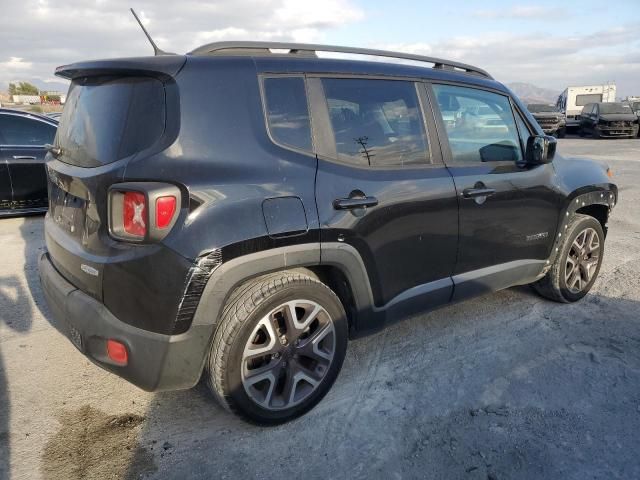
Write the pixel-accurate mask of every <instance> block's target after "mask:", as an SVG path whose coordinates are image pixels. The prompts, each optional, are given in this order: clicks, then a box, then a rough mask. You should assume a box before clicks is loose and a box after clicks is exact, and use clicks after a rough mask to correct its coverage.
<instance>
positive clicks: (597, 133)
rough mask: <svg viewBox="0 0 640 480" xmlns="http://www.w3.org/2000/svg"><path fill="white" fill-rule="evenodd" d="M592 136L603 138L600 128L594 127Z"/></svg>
mask: <svg viewBox="0 0 640 480" xmlns="http://www.w3.org/2000/svg"><path fill="white" fill-rule="evenodd" d="M591 136H592V137H593V138H601V137H602V135H601V134H600V130H598V127H593V129H592V130H591Z"/></svg>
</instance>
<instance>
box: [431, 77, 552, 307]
mask: <svg viewBox="0 0 640 480" xmlns="http://www.w3.org/2000/svg"><path fill="white" fill-rule="evenodd" d="M431 96H432V97H433V98H434V99H435V101H434V104H435V105H436V108H435V110H436V112H437V113H436V118H437V121H438V122H439V123H440V132H441V140H442V143H443V147H444V149H443V150H444V152H445V154H444V155H445V163H446V164H447V166H448V167H449V171H450V172H451V174H452V175H453V179H454V182H455V184H456V191H457V194H458V202H459V205H460V236H459V243H458V245H459V246H458V260H457V263H456V267H455V271H454V277H453V278H454V283H455V284H456V286H455V293H454V299H460V298H463V297H466V296H470V295H475V294H478V293H482V292H484V291H488V290H496V289H500V288H504V287H508V286H510V285H515V284H518V283H523V282H524V281H527V280H532V279H533V278H535V276H536V275H537V274H539V273H540V271H541V270H542V268H543V267H544V265H545V263H546V259H547V258H548V257H549V255H550V250H551V247H552V245H553V242H554V238H555V235H556V228H557V225H558V220H559V217H558V214H559V213H558V212H559V211H560V205H561V196H560V195H559V194H558V193H557V192H556V191H555V190H554V188H553V185H554V182H553V176H554V169H553V166H552V165H550V164H547V165H538V166H534V167H525V166H523V159H524V148H525V145H526V140H527V138H528V137H529V134H530V130H529V128H530V127H528V126H527V124H526V121H524V120H523V118H522V117H521V116H520V114H519V113H518V112H517V110H515V109H514V107H512V103H511V101H510V99H509V97H508V95H506V94H502V93H498V92H493V91H488V90H482V89H476V88H469V87H461V86H455V85H446V84H436V85H433V90H432V93H431ZM516 123H517V124H518V125H519V128H518V127H517V126H516Z"/></svg>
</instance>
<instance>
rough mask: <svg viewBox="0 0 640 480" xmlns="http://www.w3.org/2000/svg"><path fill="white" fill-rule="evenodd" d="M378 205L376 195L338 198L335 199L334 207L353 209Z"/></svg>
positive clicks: (337, 208)
mask: <svg viewBox="0 0 640 480" xmlns="http://www.w3.org/2000/svg"><path fill="white" fill-rule="evenodd" d="M376 205H378V199H377V198H376V197H352V198H336V199H335V200H334V201H333V208H335V209H336V210H352V209H354V208H367V207H375V206H376Z"/></svg>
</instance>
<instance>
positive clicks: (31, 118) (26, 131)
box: [0, 108, 58, 216]
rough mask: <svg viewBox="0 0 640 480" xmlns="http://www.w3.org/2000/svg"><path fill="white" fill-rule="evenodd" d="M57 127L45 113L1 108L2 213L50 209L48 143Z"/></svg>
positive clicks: (0, 164) (0, 191) (35, 211)
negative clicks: (48, 196) (46, 166)
mask: <svg viewBox="0 0 640 480" xmlns="http://www.w3.org/2000/svg"><path fill="white" fill-rule="evenodd" d="M57 126H58V122H56V121H55V120H53V119H50V118H48V117H45V116H43V115H37V114H34V113H29V112H23V111H19V110H11V109H7V108H0V216H9V215H12V216H13V215H24V214H28V213H38V212H44V211H46V209H47V202H48V200H47V174H46V172H45V165H44V156H45V154H46V150H45V144H51V143H53V139H54V137H55V135H56V129H57Z"/></svg>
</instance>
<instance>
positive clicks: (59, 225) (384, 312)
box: [39, 42, 617, 423]
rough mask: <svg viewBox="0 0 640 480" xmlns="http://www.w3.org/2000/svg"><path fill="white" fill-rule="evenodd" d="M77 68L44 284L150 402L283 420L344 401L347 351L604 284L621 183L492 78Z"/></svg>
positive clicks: (230, 64) (52, 197)
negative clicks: (457, 306)
mask: <svg viewBox="0 0 640 480" xmlns="http://www.w3.org/2000/svg"><path fill="white" fill-rule="evenodd" d="M316 51H333V52H339V53H345V52H346V53H355V54H366V55H375V56H386V57H400V58H402V59H408V60H413V61H414V64H413V65H408V64H399V63H384V62H381V61H360V60H355V59H344V58H343V59H331V58H318V56H316ZM352 57H357V55H353V56H352ZM417 62H422V66H418V65H415V63H417ZM431 65H433V67H432V66H431ZM56 73H57V74H58V75H60V76H62V77H65V78H68V79H71V81H72V82H71V87H70V90H69V94H68V97H67V105H66V107H65V110H64V113H63V115H62V118H61V121H60V127H59V129H58V133H57V137H56V140H55V145H54V146H53V147H52V148H51V149H50V150H51V151H50V154H49V158H48V163H47V169H48V177H49V189H50V190H49V202H50V207H49V212H48V214H47V216H46V220H45V222H46V228H45V232H46V244H47V250H48V251H47V252H46V253H44V254H43V255H42V257H41V259H40V264H39V267H40V277H41V282H42V285H43V289H44V292H45V295H46V298H47V301H48V304H49V306H50V309H51V311H52V313H53V316H54V318H55V319H56V321H55V322H54V323H55V324H56V325H57V327H58V328H59V329H60V330H61V331H63V332H64V333H65V335H67V336H68V337H69V339H70V340H71V341H72V342H73V343H74V345H75V346H76V347H77V348H78V349H80V350H81V351H82V352H83V353H84V354H85V355H86V356H88V357H89V358H90V359H91V360H92V361H94V362H95V363H97V364H98V365H100V366H101V367H103V368H105V369H107V370H109V371H111V372H113V373H115V374H117V375H119V376H121V377H123V378H125V379H127V380H129V381H130V382H133V383H134V384H136V385H138V386H140V387H141V388H143V389H145V390H168V389H181V388H188V387H191V386H193V385H195V384H196V383H197V382H198V381H199V380H200V378H201V377H202V376H204V378H205V379H206V381H207V382H208V384H209V386H210V388H211V390H212V392H213V394H214V395H215V396H216V397H217V398H218V400H219V401H220V402H221V403H222V404H223V405H225V406H226V407H227V408H229V409H231V410H233V411H235V412H237V413H239V414H241V415H242V416H244V417H245V418H247V419H249V420H251V421H254V422H258V423H278V422H283V421H286V420H289V419H291V418H293V417H296V416H298V415H301V414H302V413H304V412H306V411H308V410H309V409H311V408H312V407H313V406H314V405H315V404H316V403H317V402H318V401H320V399H321V398H322V397H323V396H324V395H325V394H326V393H327V391H328V390H329V388H330V387H331V384H332V383H333V382H334V380H335V379H336V377H337V375H338V372H339V370H340V368H341V365H342V362H343V359H344V356H345V352H346V348H347V341H348V339H349V338H355V337H357V336H359V335H364V334H367V333H371V332H374V331H376V330H379V329H381V328H382V327H384V326H385V325H387V324H389V323H390V322H393V321H395V320H397V319H400V318H402V317H405V316H407V315H410V314H413V313H415V312H422V311H425V310H429V309H433V308H436V307H439V306H443V305H446V304H449V303H451V302H458V301H460V300H464V299H467V298H470V297H473V296H476V295H480V294H483V293H486V292H490V291H495V290H498V289H503V288H507V287H510V286H513V285H521V284H533V285H534V286H535V288H536V289H537V290H538V291H539V292H540V293H541V294H543V295H544V296H546V297H548V298H551V299H553V300H556V301H559V302H573V301H576V300H579V299H580V298H582V297H583V296H584V295H585V294H586V293H587V292H588V291H589V289H590V288H591V286H592V285H593V282H594V280H595V279H596V276H597V274H598V270H599V268H600V264H601V262H602V256H603V251H604V241H605V233H606V224H607V220H608V217H609V212H610V210H611V209H612V207H613V206H614V204H615V202H616V201H617V188H616V186H615V185H614V184H613V183H611V180H610V178H609V175H608V174H609V172H608V171H607V169H606V168H605V167H603V166H601V165H599V164H596V163H592V162H590V161H585V160H565V159H561V158H557V159H556V160H555V161H553V162H552V160H553V159H554V153H555V146H556V144H555V140H554V139H553V138H552V137H547V136H544V134H543V132H542V130H541V129H540V127H539V126H538V124H537V123H536V121H535V120H534V119H533V118H532V117H531V115H530V114H529V113H528V112H527V109H526V108H525V106H524V105H523V104H522V103H521V102H520V101H519V100H518V99H517V98H516V97H515V96H514V95H513V94H512V93H511V92H510V91H509V90H508V89H507V88H505V87H504V86H503V85H502V84H501V83H499V82H497V81H495V80H493V79H492V78H491V76H489V74H487V73H486V72H484V71H483V70H481V69H478V68H476V67H472V66H469V65H465V64H460V63H456V62H449V61H445V60H441V59H436V58H430V57H420V56H414V55H406V54H399V53H398V54H395V53H391V52H383V51H374V50H362V49H348V48H343V47H328V46H322V45H299V44H272V43H251V42H242V43H215V44H211V45H206V46H203V47H201V48H198V49H196V50H194V51H193V52H191V53H189V54H187V55H168V56H156V57H150V58H128V59H121V60H104V61H92V62H86V63H77V64H73V65H68V66H63V67H60V68H58V69H57V72H56ZM479 112H484V113H482V115H480V114H479ZM487 112H488V113H487Z"/></svg>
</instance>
